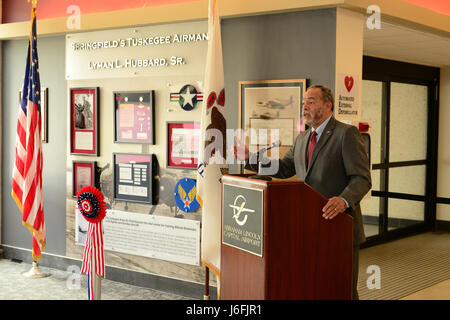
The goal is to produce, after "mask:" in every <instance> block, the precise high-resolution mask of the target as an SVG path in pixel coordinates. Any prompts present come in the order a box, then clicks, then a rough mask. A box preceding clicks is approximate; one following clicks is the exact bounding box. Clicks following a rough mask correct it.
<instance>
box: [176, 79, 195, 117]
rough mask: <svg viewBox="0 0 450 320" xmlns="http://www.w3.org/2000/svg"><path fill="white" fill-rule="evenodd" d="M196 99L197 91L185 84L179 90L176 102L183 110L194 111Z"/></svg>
mask: <svg viewBox="0 0 450 320" xmlns="http://www.w3.org/2000/svg"><path fill="white" fill-rule="evenodd" d="M197 99H198V98H197V89H195V87H194V86H192V85H190V84H187V85H184V86H183V88H181V90H180V99H179V100H178V102H179V104H180V106H181V108H182V109H183V110H186V111H191V110H192V109H194V108H195V105H196V104H197Z"/></svg>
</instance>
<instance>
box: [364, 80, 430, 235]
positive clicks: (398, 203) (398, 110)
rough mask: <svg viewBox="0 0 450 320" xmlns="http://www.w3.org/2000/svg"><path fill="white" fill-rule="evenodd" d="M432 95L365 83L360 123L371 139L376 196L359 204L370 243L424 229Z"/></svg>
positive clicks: (416, 88) (413, 87) (422, 89)
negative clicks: (365, 125)
mask: <svg viewBox="0 0 450 320" xmlns="http://www.w3.org/2000/svg"><path fill="white" fill-rule="evenodd" d="M428 96H429V88H428V87H427V86H425V85H417V84H409V83H401V82H391V81H374V80H363V82H362V112H361V119H362V121H367V122H369V124H370V130H369V133H370V136H371V154H370V158H371V159H370V160H371V175H372V191H371V192H370V193H369V195H368V196H366V197H365V198H364V199H363V200H362V201H361V209H362V213H363V221H364V231H365V234H366V237H367V238H368V240H371V239H377V240H380V239H386V238H388V237H389V235H390V234H395V233H398V232H403V231H404V230H410V231H412V229H413V228H414V226H420V225H422V226H423V225H424V224H425V218H426V208H427V206H426V190H427V179H426V176H427V146H428V141H427V137H428ZM369 242H370V241H369Z"/></svg>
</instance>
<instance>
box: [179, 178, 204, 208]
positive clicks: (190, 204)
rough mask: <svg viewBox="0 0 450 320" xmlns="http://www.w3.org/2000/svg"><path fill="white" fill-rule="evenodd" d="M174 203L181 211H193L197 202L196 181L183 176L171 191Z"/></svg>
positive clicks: (196, 206)
mask: <svg viewBox="0 0 450 320" xmlns="http://www.w3.org/2000/svg"><path fill="white" fill-rule="evenodd" d="M173 194H174V198H175V203H176V204H177V206H178V208H180V210H181V211H183V212H194V211H195V210H197V208H198V206H199V203H198V201H197V197H196V195H197V183H196V181H195V180H193V179H189V178H183V179H181V180H179V181H178V183H177V184H176V186H175V190H174V192H173Z"/></svg>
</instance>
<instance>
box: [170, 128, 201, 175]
mask: <svg viewBox="0 0 450 320" xmlns="http://www.w3.org/2000/svg"><path fill="white" fill-rule="evenodd" d="M199 143H200V122H168V123H167V167H168V168H182V169H197V165H198V163H197V162H198V159H197V158H198V151H199Z"/></svg>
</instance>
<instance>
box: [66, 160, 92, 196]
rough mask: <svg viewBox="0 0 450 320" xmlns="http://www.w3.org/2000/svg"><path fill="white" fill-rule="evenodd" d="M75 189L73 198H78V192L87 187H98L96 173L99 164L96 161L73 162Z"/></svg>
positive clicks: (73, 188) (73, 189)
mask: <svg viewBox="0 0 450 320" xmlns="http://www.w3.org/2000/svg"><path fill="white" fill-rule="evenodd" d="M72 168H73V184H72V185H73V187H72V196H73V197H76V196H77V194H78V191H80V190H81V189H82V188H84V187H87V186H93V187H97V185H96V176H95V172H96V170H97V162H94V161H73V162H72Z"/></svg>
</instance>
